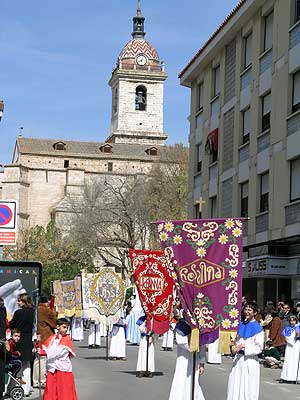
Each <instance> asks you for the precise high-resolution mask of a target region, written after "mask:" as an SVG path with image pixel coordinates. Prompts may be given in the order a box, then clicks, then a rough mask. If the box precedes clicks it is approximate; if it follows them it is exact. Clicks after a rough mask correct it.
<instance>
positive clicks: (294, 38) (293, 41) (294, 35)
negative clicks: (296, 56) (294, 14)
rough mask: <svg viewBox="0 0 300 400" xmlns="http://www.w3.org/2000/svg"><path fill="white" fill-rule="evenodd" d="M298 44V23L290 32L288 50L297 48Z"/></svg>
mask: <svg viewBox="0 0 300 400" xmlns="http://www.w3.org/2000/svg"><path fill="white" fill-rule="evenodd" d="M298 43H300V21H298V22H297V24H295V25H294V26H292V28H291V30H290V49H292V48H293V47H295V46H297V44H298Z"/></svg>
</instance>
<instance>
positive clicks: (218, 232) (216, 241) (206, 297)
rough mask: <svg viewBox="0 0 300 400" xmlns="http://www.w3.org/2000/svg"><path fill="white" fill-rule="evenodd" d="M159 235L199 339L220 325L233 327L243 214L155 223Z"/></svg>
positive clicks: (238, 289)
mask: <svg viewBox="0 0 300 400" xmlns="http://www.w3.org/2000/svg"><path fill="white" fill-rule="evenodd" d="M156 226H157V230H158V234H159V239H160V241H161V244H162V247H163V248H164V252H165V256H166V259H167V261H168V262H169V266H170V267H171V268H172V269H173V276H174V282H175V285H176V289H177V292H178V296H179V297H180V301H181V303H182V306H183V308H184V310H185V312H186V317H187V319H188V322H189V323H190V324H191V326H192V328H198V329H199V331H200V333H201V343H202V344H205V343H211V342H213V341H214V340H216V339H217V337H218V334H219V328H221V329H222V330H224V331H230V330H236V329H237V327H238V324H239V321H240V304H241V290H242V231H243V220H241V219H237V218H227V219H214V220H204V219H203V220H191V221H172V222H157V223H156Z"/></svg>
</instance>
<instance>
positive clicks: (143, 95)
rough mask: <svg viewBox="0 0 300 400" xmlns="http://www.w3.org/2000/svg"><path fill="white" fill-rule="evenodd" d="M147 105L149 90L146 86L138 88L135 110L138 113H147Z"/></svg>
mask: <svg viewBox="0 0 300 400" xmlns="http://www.w3.org/2000/svg"><path fill="white" fill-rule="evenodd" d="M146 105H147V89H146V88H145V86H138V87H137V88H136V89H135V109H136V110H138V111H146Z"/></svg>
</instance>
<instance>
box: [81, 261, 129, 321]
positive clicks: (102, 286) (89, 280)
mask: <svg viewBox="0 0 300 400" xmlns="http://www.w3.org/2000/svg"><path fill="white" fill-rule="evenodd" d="M82 292H83V308H84V317H86V318H91V319H93V320H95V321H97V322H98V321H99V322H100V321H101V322H105V323H106V322H107V319H106V317H113V316H115V317H116V318H115V319H116V320H118V319H119V318H120V310H122V307H123V304H124V298H125V287H124V283H123V280H122V278H121V277H120V275H118V274H116V273H115V272H114V271H113V270H112V269H110V268H103V269H101V271H100V272H99V273H97V274H84V273H83V276H82ZM99 314H100V317H99ZM101 316H103V317H102V318H101ZM115 319H114V318H113V319H112V318H110V319H109V321H110V323H114V322H115Z"/></svg>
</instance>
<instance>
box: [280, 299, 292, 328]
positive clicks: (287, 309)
mask: <svg viewBox="0 0 300 400" xmlns="http://www.w3.org/2000/svg"><path fill="white" fill-rule="evenodd" d="M291 315H292V312H291V306H290V304H289V303H284V305H283V314H282V317H281V319H282V325H283V329H284V328H286V327H287V326H288V325H289V319H290V316H291Z"/></svg>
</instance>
